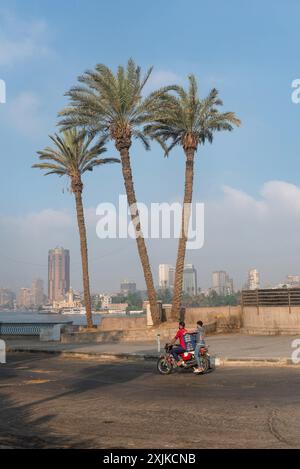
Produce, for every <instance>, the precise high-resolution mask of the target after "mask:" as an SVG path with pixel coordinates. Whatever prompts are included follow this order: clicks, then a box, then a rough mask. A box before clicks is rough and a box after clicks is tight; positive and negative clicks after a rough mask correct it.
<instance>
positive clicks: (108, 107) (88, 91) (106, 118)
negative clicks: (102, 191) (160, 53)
mask: <svg viewBox="0 0 300 469" xmlns="http://www.w3.org/2000/svg"><path fill="white" fill-rule="evenodd" d="M151 71H152V68H150V69H149V70H148V72H147V73H146V75H145V76H144V77H143V78H142V77H141V70H140V67H137V66H136V65H135V63H134V61H133V60H131V59H130V60H129V61H128V64H127V68H126V69H125V68H124V67H122V66H119V67H118V71H117V73H116V74H114V73H113V72H112V71H111V70H110V69H109V68H108V67H107V66H105V65H103V64H98V65H96V67H95V69H94V70H90V71H87V72H86V73H84V74H83V75H82V76H80V77H79V78H78V80H79V83H80V84H79V85H78V86H75V87H73V88H71V89H70V91H69V92H68V93H66V96H68V97H69V98H70V106H69V107H68V108H66V109H64V110H63V111H62V112H61V113H60V116H63V119H62V120H61V122H60V124H61V125H62V127H63V128H64V129H69V128H72V127H73V126H76V127H77V126H79V127H83V128H85V129H87V130H88V131H89V132H91V133H92V134H94V133H100V135H101V136H102V137H103V138H104V139H105V140H106V139H110V140H112V141H113V142H114V144H115V147H116V148H117V150H118V151H119V153H120V157H121V164H122V173H123V179H124V185H125V190H126V194H127V202H128V206H129V209H130V214H131V219H132V223H133V225H134V229H135V234H136V242H137V248H138V253H139V257H140V260H141V264H142V268H143V272H144V278H145V283H146V287H147V293H148V299H149V303H150V309H151V315H152V320H153V323H154V324H158V323H159V321H160V318H159V316H158V309H157V300H156V292H155V288H154V283H153V277H152V272H151V267H150V263H149V257H148V252H147V248H146V244H145V239H144V236H143V233H142V230H141V223H140V216H139V210H138V207H137V200H136V195H135V189H134V184H133V177H132V170H131V162H130V153H129V149H130V147H131V145H132V138H136V139H138V140H140V141H141V142H142V143H143V145H144V147H145V148H146V149H147V150H148V149H149V148H150V147H149V141H148V139H147V137H146V136H145V135H144V133H143V131H142V129H141V126H142V125H144V124H145V123H146V122H149V116H150V111H151V110H153V109H154V108H155V106H156V103H157V99H158V96H159V94H160V92H163V91H164V89H162V90H160V91H159V92H156V93H152V94H150V95H149V96H148V97H147V98H143V97H142V90H143V88H144V86H145V84H146V82H147V80H148V78H149V76H150V74H151ZM166 89H167V88H166Z"/></svg>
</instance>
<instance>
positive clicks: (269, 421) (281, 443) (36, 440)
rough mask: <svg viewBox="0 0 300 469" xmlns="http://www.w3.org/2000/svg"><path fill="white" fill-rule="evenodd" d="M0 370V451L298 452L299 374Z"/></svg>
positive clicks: (29, 357) (72, 365)
mask: <svg viewBox="0 0 300 469" xmlns="http://www.w3.org/2000/svg"><path fill="white" fill-rule="evenodd" d="M8 359H9V362H8V364H7V365H0V447H14V448H15V447H18V448H51V447H60V448H70V447H71V448H76V447H80V448H108V449H109V448H288V447H290V448H300V367H299V368H298V367H282V368H278V367H268V368H266V367H254V368H249V367H245V368H238V367H223V368H218V369H217V370H215V371H214V372H212V373H210V374H207V375H205V376H195V375H193V374H191V373H187V372H181V373H175V374H173V375H170V376H160V375H158V374H157V373H156V369H155V363H154V362H126V361H124V362H122V363H117V362H113V363H108V362H101V361H98V362H97V361H87V360H79V359H77V360H76V359H66V358H62V357H58V356H55V355H43V354H25V353H21V354H10V355H9V357H8Z"/></svg>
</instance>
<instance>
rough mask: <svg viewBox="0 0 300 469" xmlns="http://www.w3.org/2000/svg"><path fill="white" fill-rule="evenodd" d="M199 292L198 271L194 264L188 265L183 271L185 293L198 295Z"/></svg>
mask: <svg viewBox="0 0 300 469" xmlns="http://www.w3.org/2000/svg"><path fill="white" fill-rule="evenodd" d="M197 290H198V289H197V270H196V269H195V267H194V266H193V264H186V265H185V266H184V269H183V291H184V292H185V293H187V294H188V295H196V294H197Z"/></svg>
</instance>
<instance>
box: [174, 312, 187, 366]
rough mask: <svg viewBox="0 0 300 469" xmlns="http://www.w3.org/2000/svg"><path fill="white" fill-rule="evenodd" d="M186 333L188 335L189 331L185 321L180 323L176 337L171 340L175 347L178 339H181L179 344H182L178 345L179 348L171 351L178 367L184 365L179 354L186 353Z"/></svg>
mask: <svg viewBox="0 0 300 469" xmlns="http://www.w3.org/2000/svg"><path fill="white" fill-rule="evenodd" d="M186 333H187V330H186V329H185V323H184V322H183V321H180V322H179V329H178V331H177V334H176V335H175V337H174V339H172V340H171V345H174V344H175V342H176V340H177V339H179V343H180V345H177V347H173V348H172V350H171V354H172V355H173V357H174V359H175V360H176V363H177V366H181V365H184V361H183V360H182V359H181V358H180V357H179V354H181V353H184V352H185V343H184V339H183V336H184V334H186Z"/></svg>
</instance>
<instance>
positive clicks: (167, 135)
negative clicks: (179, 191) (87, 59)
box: [144, 75, 240, 318]
mask: <svg viewBox="0 0 300 469" xmlns="http://www.w3.org/2000/svg"><path fill="white" fill-rule="evenodd" d="M188 79H189V89H188V90H187V91H185V90H184V89H183V88H182V87H180V86H176V87H172V88H173V90H174V91H175V94H173V93H172V94H170V93H164V94H161V95H160V97H159V100H160V106H156V108H155V110H154V112H153V121H152V123H150V124H148V125H146V126H145V128H144V133H145V134H146V135H150V136H151V137H152V138H154V139H156V140H157V141H158V142H159V143H160V144H161V145H162V147H163V149H164V151H165V154H166V155H168V154H169V152H170V151H171V149H172V148H174V147H175V146H176V145H180V146H182V148H183V150H184V153H185V158H186V166H185V186H184V199H183V208H182V219H181V234H180V238H179V243H178V252H177V261H176V271H175V282H174V293H173V303H172V312H171V316H172V317H173V318H178V317H179V315H180V307H181V300H182V284H183V269H184V261H185V253H186V243H187V238H188V227H189V221H190V210H191V202H192V195H193V179H194V158H195V153H196V152H197V149H198V146H199V145H201V144H202V145H204V144H205V142H206V141H208V142H209V143H212V141H213V135H214V133H215V132H216V131H221V130H229V131H231V130H233V126H234V125H237V126H239V125H240V120H239V119H238V118H237V117H236V116H235V114H234V113H233V112H225V113H221V112H220V111H219V110H218V106H221V105H222V104H223V103H222V101H221V100H220V99H219V97H218V91H217V90H216V89H212V90H211V91H210V93H209V95H208V96H207V97H206V98H205V99H200V97H199V96H198V87H197V82H196V79H195V77H194V76H193V75H190V76H189V77H188ZM168 141H170V143H168Z"/></svg>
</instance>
